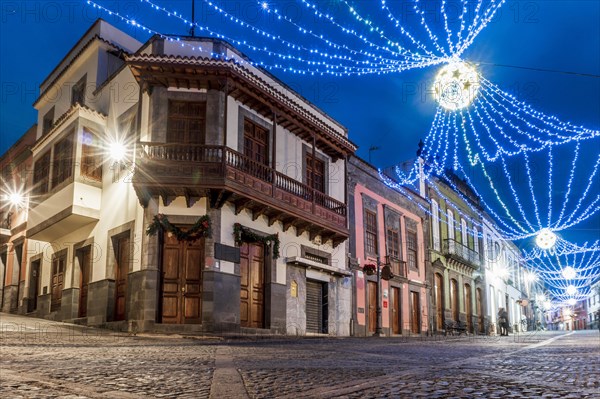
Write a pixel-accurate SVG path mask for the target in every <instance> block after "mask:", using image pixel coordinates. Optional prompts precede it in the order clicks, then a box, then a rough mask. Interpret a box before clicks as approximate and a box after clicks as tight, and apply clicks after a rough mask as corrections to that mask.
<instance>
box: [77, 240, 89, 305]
mask: <svg viewBox="0 0 600 399" xmlns="http://www.w3.org/2000/svg"><path fill="white" fill-rule="evenodd" d="M79 262H80V263H79V265H80V267H81V280H80V284H79V287H80V288H79V317H87V300H88V286H89V283H90V272H91V270H90V268H91V266H92V249H91V247H87V248H84V249H82V250H81V252H80V254H79Z"/></svg>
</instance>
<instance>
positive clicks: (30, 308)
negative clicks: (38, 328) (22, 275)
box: [27, 259, 40, 313]
mask: <svg viewBox="0 0 600 399" xmlns="http://www.w3.org/2000/svg"><path fill="white" fill-rule="evenodd" d="M39 294H40V260H39V259H38V260H34V261H32V262H31V270H30V271H29V302H27V312H28V313H31V312H35V311H36V310H37V299H38V295H39Z"/></svg>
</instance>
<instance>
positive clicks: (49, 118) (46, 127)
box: [42, 107, 54, 135]
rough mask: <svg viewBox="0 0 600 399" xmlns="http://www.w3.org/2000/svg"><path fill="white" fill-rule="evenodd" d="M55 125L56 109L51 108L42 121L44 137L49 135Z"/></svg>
mask: <svg viewBox="0 0 600 399" xmlns="http://www.w3.org/2000/svg"><path fill="white" fill-rule="evenodd" d="M53 125H54V107H52V108H50V110H49V111H48V112H46V115H44V118H43V119H42V135H44V134H46V133H48V132H49V131H50V129H52V126H53Z"/></svg>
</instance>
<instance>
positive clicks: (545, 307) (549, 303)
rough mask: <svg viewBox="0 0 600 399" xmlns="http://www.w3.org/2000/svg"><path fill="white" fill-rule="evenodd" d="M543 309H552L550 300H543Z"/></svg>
mask: <svg viewBox="0 0 600 399" xmlns="http://www.w3.org/2000/svg"><path fill="white" fill-rule="evenodd" d="M544 309H546V310H549V309H552V302H551V301H545V302H544Z"/></svg>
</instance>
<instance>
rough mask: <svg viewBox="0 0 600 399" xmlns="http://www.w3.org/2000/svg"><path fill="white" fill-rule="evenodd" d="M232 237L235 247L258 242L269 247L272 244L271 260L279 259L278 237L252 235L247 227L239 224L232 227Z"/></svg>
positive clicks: (274, 235) (275, 235)
mask: <svg viewBox="0 0 600 399" xmlns="http://www.w3.org/2000/svg"><path fill="white" fill-rule="evenodd" d="M233 236H234V237H235V242H236V244H237V245H241V244H242V243H243V242H260V243H262V244H266V245H269V244H270V243H273V258H274V259H277V258H279V235H278V234H271V235H269V236H261V235H258V234H256V233H254V232H253V231H252V230H250V229H249V228H247V227H244V226H242V225H241V224H239V223H235V224H234V225H233Z"/></svg>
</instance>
